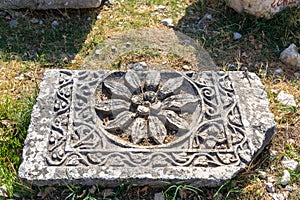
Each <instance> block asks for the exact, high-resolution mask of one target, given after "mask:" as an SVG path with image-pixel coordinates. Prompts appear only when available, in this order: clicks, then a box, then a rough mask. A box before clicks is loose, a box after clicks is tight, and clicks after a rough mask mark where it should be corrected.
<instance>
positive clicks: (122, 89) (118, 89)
mask: <svg viewBox="0 0 300 200" xmlns="http://www.w3.org/2000/svg"><path fill="white" fill-rule="evenodd" d="M104 85H105V87H107V88H108V89H109V90H110V92H111V93H112V97H114V98H116V97H117V98H121V99H124V100H129V99H130V97H131V92H130V91H129V89H128V88H127V87H126V86H125V85H123V84H121V83H117V82H110V81H106V82H104Z"/></svg>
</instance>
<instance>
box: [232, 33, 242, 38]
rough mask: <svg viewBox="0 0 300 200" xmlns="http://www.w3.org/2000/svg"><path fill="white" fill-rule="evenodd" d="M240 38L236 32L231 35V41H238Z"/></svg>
mask: <svg viewBox="0 0 300 200" xmlns="http://www.w3.org/2000/svg"><path fill="white" fill-rule="evenodd" d="M241 38H242V35H241V34H240V33H238V32H235V33H233V39H234V40H238V39H241Z"/></svg>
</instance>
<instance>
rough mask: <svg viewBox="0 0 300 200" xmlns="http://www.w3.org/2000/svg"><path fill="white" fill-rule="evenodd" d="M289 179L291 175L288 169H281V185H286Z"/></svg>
mask: <svg viewBox="0 0 300 200" xmlns="http://www.w3.org/2000/svg"><path fill="white" fill-rule="evenodd" d="M290 181H291V175H290V172H289V171H288V170H284V171H283V176H282V178H281V185H287V184H288V183H289V182H290Z"/></svg>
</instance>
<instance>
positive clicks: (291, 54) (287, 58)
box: [280, 44, 300, 69]
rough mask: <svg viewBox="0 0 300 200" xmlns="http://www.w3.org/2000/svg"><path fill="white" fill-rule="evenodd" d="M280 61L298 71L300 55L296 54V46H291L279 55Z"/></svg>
mask: <svg viewBox="0 0 300 200" xmlns="http://www.w3.org/2000/svg"><path fill="white" fill-rule="evenodd" d="M280 60H281V61H282V62H284V63H285V64H287V65H291V66H294V67H297V68H299V69H300V54H299V53H298V50H297V46H296V45H295V44H291V45H290V46H289V47H288V48H286V49H285V50H284V51H283V52H281V54H280Z"/></svg>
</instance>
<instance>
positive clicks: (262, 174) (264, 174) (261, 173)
mask: <svg viewBox="0 0 300 200" xmlns="http://www.w3.org/2000/svg"><path fill="white" fill-rule="evenodd" d="M258 173H259V175H260V177H261V178H263V179H265V178H267V173H266V172H264V171H259V172H258Z"/></svg>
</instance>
